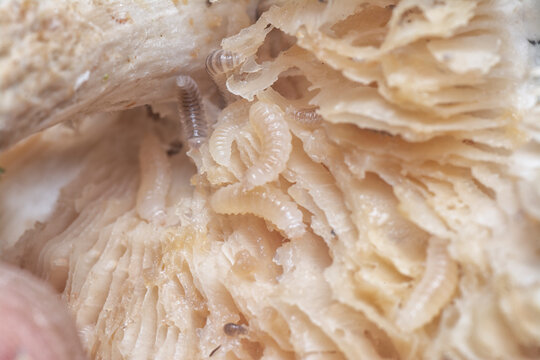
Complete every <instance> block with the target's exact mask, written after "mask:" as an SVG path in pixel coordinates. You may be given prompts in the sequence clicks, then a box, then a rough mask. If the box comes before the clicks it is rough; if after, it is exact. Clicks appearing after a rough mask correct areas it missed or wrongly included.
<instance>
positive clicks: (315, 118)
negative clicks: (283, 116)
mask: <svg viewBox="0 0 540 360" xmlns="http://www.w3.org/2000/svg"><path fill="white" fill-rule="evenodd" d="M316 110H317V108H315V107H314V108H304V109H296V108H294V107H292V106H289V107H288V108H287V115H288V116H290V117H291V118H292V119H293V120H294V121H296V122H297V123H299V124H302V125H308V126H316V125H319V124H320V123H321V122H322V120H323V118H322V116H321V115H319V114H317V111H316Z"/></svg>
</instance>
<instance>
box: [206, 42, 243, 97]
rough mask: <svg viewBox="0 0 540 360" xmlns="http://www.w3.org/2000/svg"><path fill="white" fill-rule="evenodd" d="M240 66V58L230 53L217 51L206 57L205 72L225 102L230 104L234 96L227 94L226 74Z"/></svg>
mask: <svg viewBox="0 0 540 360" xmlns="http://www.w3.org/2000/svg"><path fill="white" fill-rule="evenodd" d="M238 65H240V57H239V56H238V55H237V54H235V53H232V52H230V51H226V50H222V49H218V50H214V51H212V52H211V53H210V55H208V56H207V57H206V72H208V75H210V77H211V78H212V80H213V81H214V83H215V84H216V86H217V87H218V89H219V92H220V94H221V96H222V97H223V99H224V100H225V102H227V103H230V102H232V100H233V99H234V95H232V94H231V93H229V91H228V90H227V86H226V84H225V82H226V80H227V77H226V74H227V73H228V72H230V71H231V70H233V69H234V68H236V67H237V66H238Z"/></svg>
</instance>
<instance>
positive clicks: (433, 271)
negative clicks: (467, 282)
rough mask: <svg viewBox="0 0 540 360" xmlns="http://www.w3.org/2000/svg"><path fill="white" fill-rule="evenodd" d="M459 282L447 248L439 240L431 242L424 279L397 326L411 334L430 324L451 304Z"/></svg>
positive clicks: (399, 318) (417, 286) (416, 288)
mask: <svg viewBox="0 0 540 360" xmlns="http://www.w3.org/2000/svg"><path fill="white" fill-rule="evenodd" d="M457 282H458V270H457V265H456V263H455V262H454V260H452V258H451V257H450V255H449V254H448V251H447V250H446V245H445V244H444V243H442V242H441V241H440V240H438V239H434V238H432V239H430V242H429V246H428V250H427V259H426V270H425V272H424V276H423V277H422V279H421V280H420V282H419V283H418V285H416V287H415V288H414V290H413V292H412V294H411V296H410V297H409V299H408V300H407V302H406V303H405V306H404V307H403V308H401V309H400V310H399V312H398V314H397V319H396V325H397V326H398V327H399V328H400V329H401V330H403V331H408V332H409V331H413V330H416V329H418V328H420V327H422V326H424V325H425V324H427V323H428V322H430V321H431V320H432V319H433V318H434V317H435V316H436V315H437V314H438V313H439V312H440V311H441V309H442V308H443V307H444V306H445V305H446V304H447V303H448V302H449V301H450V299H451V298H452V295H453V294H454V292H455V290H456V287H457Z"/></svg>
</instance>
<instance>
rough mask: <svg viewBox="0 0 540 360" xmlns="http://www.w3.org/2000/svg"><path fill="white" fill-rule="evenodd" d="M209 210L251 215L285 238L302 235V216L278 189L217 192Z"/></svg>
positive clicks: (233, 188) (236, 187)
mask: <svg viewBox="0 0 540 360" xmlns="http://www.w3.org/2000/svg"><path fill="white" fill-rule="evenodd" d="M210 206H211V207H212V209H213V210H214V211H215V212H217V213H219V214H233V215H234V214H253V215H256V216H259V217H261V218H263V219H265V220H267V221H268V222H270V223H272V224H274V225H275V226H276V227H277V228H278V229H279V230H281V231H283V232H284V233H285V235H286V236H287V237H289V238H297V237H299V236H302V235H303V234H304V232H305V225H304V222H303V219H302V212H301V211H300V210H299V209H298V207H297V206H296V204H295V203H294V202H293V201H291V198H290V197H289V196H288V195H286V194H284V193H283V192H282V191H281V190H280V189H278V188H276V187H274V186H270V185H265V186H261V187H259V188H256V189H254V190H252V191H249V192H248V191H244V190H243V189H242V186H241V184H240V183H236V184H232V185H229V186H226V187H223V188H221V189H219V190H217V191H216V192H215V193H214V194H213V195H212V198H211V199H210Z"/></svg>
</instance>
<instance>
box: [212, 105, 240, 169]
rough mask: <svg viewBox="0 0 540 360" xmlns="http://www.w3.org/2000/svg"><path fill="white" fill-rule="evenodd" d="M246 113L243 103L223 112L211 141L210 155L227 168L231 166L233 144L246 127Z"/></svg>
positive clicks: (229, 107) (230, 106)
mask: <svg viewBox="0 0 540 360" xmlns="http://www.w3.org/2000/svg"><path fill="white" fill-rule="evenodd" d="M246 113H247V111H246V110H245V104H243V103H242V102H235V103H233V104H231V105H229V106H228V107H227V108H225V109H224V110H223V111H222V112H221V115H220V118H219V119H218V122H217V126H216V128H215V129H214V131H213V132H212V136H210V140H209V150H210V154H211V155H212V158H214V160H215V162H217V163H218V164H220V165H222V166H227V167H228V166H229V165H230V163H231V147H232V143H233V141H234V140H235V138H236V136H237V135H238V132H239V131H240V129H241V128H242V126H243V125H244V121H243V119H244V117H245V115H246Z"/></svg>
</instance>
